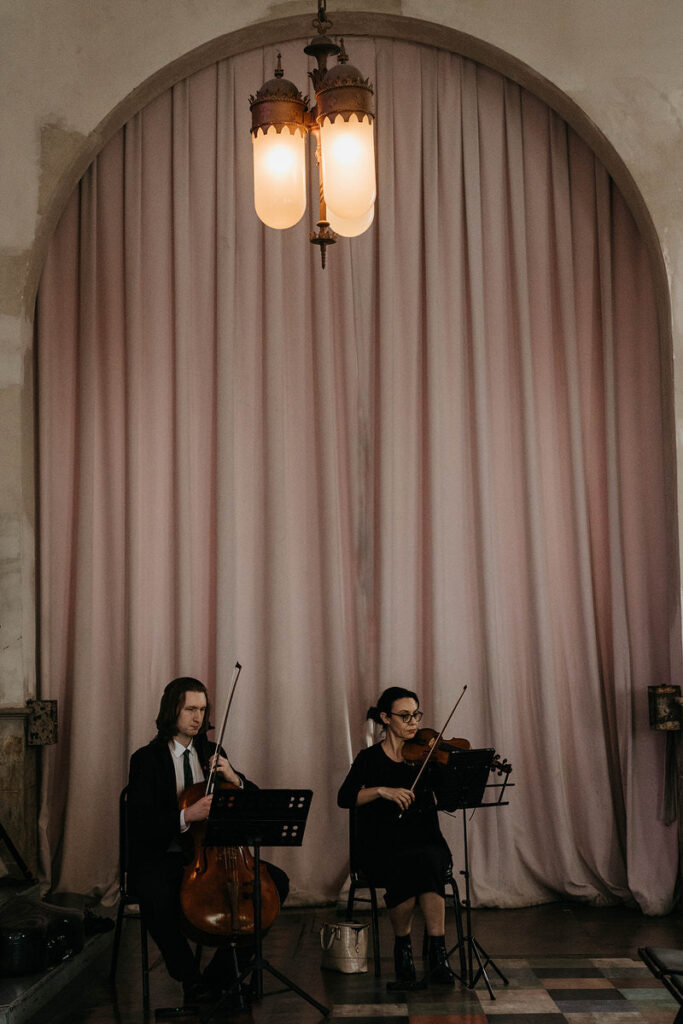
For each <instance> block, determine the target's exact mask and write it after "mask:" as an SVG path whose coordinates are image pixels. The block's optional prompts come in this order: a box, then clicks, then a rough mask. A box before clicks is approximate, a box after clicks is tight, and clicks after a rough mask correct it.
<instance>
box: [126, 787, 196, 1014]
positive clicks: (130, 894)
mask: <svg viewBox="0 0 683 1024" xmlns="http://www.w3.org/2000/svg"><path fill="white" fill-rule="evenodd" d="M128 868H129V855H128V786H125V787H124V788H123V789H122V790H121V796H120V797H119V909H118V911H117V914H116V927H115V929H114V944H113V947H112V952H111V967H110V969H109V981H110V983H111V984H112V985H115V984H116V968H117V965H118V959H119V947H120V945H121V932H122V929H123V920H124V917H129V918H130V917H137V918H139V921H140V959H141V967H142V1010H143V1014H144V1016H145V1018H147V1017H149V1011H150V1001H149V972H150V970H151V969H152V968H151V967H150V965H149V948H148V945H147V929H146V927H145V922H144V921H143V919H142V915H141V914H140V911H139V909H138V911H137V913H134V914H126V908H127V907H130V906H137V905H138V904H139V897H138V896H137V895H136V893H135V892H134V890H133V889H132V887H131V884H130V875H129V870H128ZM201 958H202V946H201V945H200V944H197V947H196V950H195V962H196V964H197V967H199V965H200V963H201ZM153 966H154V965H153Z"/></svg>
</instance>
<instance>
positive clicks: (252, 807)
mask: <svg viewBox="0 0 683 1024" xmlns="http://www.w3.org/2000/svg"><path fill="white" fill-rule="evenodd" d="M312 798H313V790H311V789H222V790H217V791H216V792H215V793H214V797H213V802H212V804H211V812H210V814H209V818H208V821H207V823H206V837H205V840H204V845H205V846H251V847H253V850H254V886H253V901H254V946H255V953H254V956H253V957H252V959H251V960H250V962H249V963H248V964H247V966H246V967H245V968H244V970H243V971H241V972H240V973H239V975H238V977H237V978H236V979H235V981H234V982H233V983H232V985H230V987H229V988H228V990H227V992H226V993H225V995H224V996H222V997H221V999H220V1000H219V1001H218V1003H217V1004H216V1005H215V1006H214V1007H213V1009H212V1010H211V1012H210V1013H209V1015H208V1017H202V1021H203V1022H206V1021H209V1020H211V1018H212V1017H213V1016H214V1015H215V1014H216V1013H217V1012H218V1010H220V1008H221V1006H222V1005H223V1003H224V1002H225V1001H226V1000H227V999H228V998H229V996H230V993H231V992H232V991H233V990H235V989H239V986H240V985H241V984H242V982H243V981H244V979H245V978H246V977H247V976H248V975H250V974H253V975H254V994H255V996H256V998H257V999H262V998H263V972H264V971H268V973H269V974H272V975H273V977H274V978H277V979H278V981H280V982H282V984H283V985H286V986H287V988H288V989H290V990H291V991H292V992H296V994H297V995H298V996H301V998H302V999H305V1000H306V1001H307V1002H309V1003H310V1004H311V1006H315V1008H316V1009H317V1010H319V1011H320V1013H321V1014H322V1016H323V1017H327V1016H328V1014H329V1012H330V1010H329V1008H328V1007H327V1006H323V1004H322V1003H319V1002H318V1001H317V1000H316V999H314V998H313V996H311V995H309V994H308V992H305V991H304V990H303V989H302V988H299V986H298V985H296V984H295V983H294V982H293V981H292V980H291V978H288V977H287V976H286V975H284V974H282V972H281V971H278V970H276V968H275V967H273V965H272V964H271V963H269V961H268V960H266V959H265V958H264V956H263V936H262V933H261V847H262V846H301V844H302V842H303V838H304V829H305V827H306V818H307V817H308V810H309V808H310V806H311V800H312ZM273 994H275V993H273Z"/></svg>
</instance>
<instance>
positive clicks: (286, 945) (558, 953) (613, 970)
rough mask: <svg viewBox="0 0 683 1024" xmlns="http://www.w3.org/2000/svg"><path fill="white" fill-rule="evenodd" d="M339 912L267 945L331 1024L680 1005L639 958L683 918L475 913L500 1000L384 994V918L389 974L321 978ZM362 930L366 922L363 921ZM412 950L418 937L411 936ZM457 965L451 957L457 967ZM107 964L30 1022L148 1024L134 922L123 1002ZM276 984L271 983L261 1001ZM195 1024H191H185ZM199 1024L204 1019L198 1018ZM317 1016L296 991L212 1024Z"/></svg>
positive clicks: (677, 929)
mask: <svg viewBox="0 0 683 1024" xmlns="http://www.w3.org/2000/svg"><path fill="white" fill-rule="evenodd" d="M335 916H336V909H335V908H334V907H330V908H316V909H313V910H296V909H290V910H286V911H284V912H283V913H282V914H281V915H280V917H279V918H278V920H277V921H276V923H275V925H274V926H273V928H272V929H271V932H270V934H269V936H268V937H267V940H266V945H265V949H264V953H265V955H266V956H267V957H268V959H269V961H270V963H271V964H272V965H273V966H274V967H276V968H277V969H278V970H279V971H281V972H282V973H284V974H285V975H287V976H289V977H290V978H291V979H292V980H293V981H295V982H296V983H297V984H298V985H299V986H300V987H301V988H302V989H304V990H305V991H306V992H308V993H309V994H310V995H312V996H313V998H314V999H316V1000H318V1001H319V1002H321V1003H323V1004H325V1005H326V1006H329V1007H330V1009H331V1014H330V1017H329V1019H330V1020H331V1021H333V1022H346V1024H366V1022H367V1024H370V1022H372V1024H397V1022H401V1024H408V1022H410V1024H486V1022H487V1021H491V1022H493V1024H513V1022H515V1024H516V1022H522V1021H528V1022H530V1024H551V1022H552V1024H555V1022H561V1021H570V1022H573V1024H671V1022H672V1021H673V1020H674V1017H675V1015H676V1011H677V1005H676V1003H675V1002H674V1000H673V999H672V997H671V996H670V995H668V993H667V992H666V991H665V989H664V988H663V987H662V986H661V985H659V984H658V983H657V982H656V981H655V980H654V979H653V978H652V975H651V974H650V973H649V971H648V970H647V969H646V968H645V967H644V966H643V965H642V963H641V962H640V961H639V960H638V957H637V949H638V947H639V946H642V945H659V946H683V927H682V925H683V917H682V916H681V915H680V914H676V915H671V916H669V917H666V918H645V917H643V916H642V915H641V914H639V913H637V912H636V911H629V910H626V909H624V908H612V909H609V908H606V909H596V908H590V907H583V906H580V905H576V904H560V903H558V904H547V905H544V906H541V907H534V908H526V909H523V910H481V911H476V912H474V913H473V932H474V934H475V935H476V937H477V939H478V940H479V942H480V943H481V944H482V945H483V946H484V948H485V949H486V950H487V952H488V953H489V954H490V956H492V957H493V958H494V963H495V965H496V966H497V967H498V968H499V969H500V971H501V972H502V973H503V974H504V975H505V977H506V978H507V979H508V982H509V983H508V984H507V985H503V983H502V982H501V981H500V979H499V978H498V977H497V975H496V972H495V970H493V969H492V970H490V972H489V973H490V976H491V979H492V983H493V988H494V994H495V999H491V998H490V997H489V993H488V992H487V990H486V986H485V985H484V984H483V981H480V982H479V983H478V985H477V986H476V988H475V989H474V990H470V989H468V988H466V987H465V986H463V985H457V986H456V987H455V988H454V989H446V990H445V991H444V990H443V989H438V988H429V989H427V990H423V991H416V992H409V993H401V992H393V991H387V988H386V983H387V981H388V980H390V979H391V978H392V971H391V958H390V956H389V954H390V952H391V947H392V940H391V936H390V934H389V930H388V922H387V920H386V917H383V918H382V952H383V953H384V954H386V957H384V958H383V961H382V969H383V975H382V977H381V978H375V976H374V974H373V972H372V963H371V964H370V971H369V973H368V974H356V975H342V974H338V973H336V972H331V971H322V970H321V969H320V944H319V931H320V928H321V926H322V923H323V921H325V920H333V919H334V918H335ZM358 916H359V918H361V919H362V915H358ZM414 942H415V945H416V947H418V946H419V936H418V935H417V934H416V935H415V937H414ZM456 965H457V957H456V958H454V966H456ZM108 966H109V963H108V956H107V955H103V956H102V957H101V959H100V961H98V962H96V964H95V966H94V968H93V969H92V970H91V971H90V972H89V973H88V976H87V977H86V978H85V979H82V980H81V981H80V982H78V983H75V984H74V985H72V986H71V987H70V990H67V991H66V992H65V993H63V994H62V996H60V997H59V998H58V999H56V1000H54V1001H53V1002H52V1003H51V1004H50V1005H49V1006H48V1007H46V1008H45V1009H44V1010H43V1011H41V1012H40V1013H39V1014H37V1015H36V1016H35V1017H34V1018H33V1024H48V1022H49V1024H59V1022H68V1024H110V1022H116V1024H133V1022H139V1021H142V1019H143V1018H142V1008H141V989H140V973H139V972H140V950H139V931H138V927H137V922H133V921H130V922H127V923H126V925H125V927H124V942H123V948H122V953H121V961H120V970H119V976H118V984H117V989H116V993H112V991H111V990H110V988H109V986H108V983H107V972H108ZM278 987H279V986H278V983H277V982H276V981H275V979H274V978H273V977H271V976H270V975H269V974H267V973H266V975H265V990H266V993H272V992H273V990H275V989H277V988H278ZM151 989H152V1005H153V1006H154V1007H160V1006H165V1007H169V1006H174V1005H175V1004H176V1003H177V1002H178V1001H179V995H180V993H179V986H178V985H177V984H176V983H174V982H172V981H171V980H170V979H169V978H168V977H167V975H166V973H165V971H164V969H163V965H161V964H159V965H158V966H157V967H156V968H155V970H154V971H153V973H152V984H151ZM180 1019H183V1020H187V1021H190V1020H192V1018H190V1017H183V1018H180ZM195 1019H197V1018H195ZM320 1019H321V1018H320V1014H319V1013H318V1011H317V1010H316V1009H315V1008H314V1007H313V1006H311V1005H309V1003H308V1002H306V1001H305V1000H303V999H301V998H300V997H299V996H297V995H296V994H295V993H293V992H287V991H282V990H280V992H279V993H278V992H276V993H275V994H266V996H265V998H264V999H263V1001H262V1002H261V1003H259V1004H256V1005H255V1006H254V1007H253V1008H252V1009H251V1011H249V1012H247V1013H244V1014H241V1015H239V1016H238V1015H235V1014H232V1015H226V1014H225V1013H221V1014H220V1015H218V1016H216V1017H213V1018H212V1021H213V1020H215V1021H216V1022H217V1024H221V1022H223V1021H227V1020H229V1021H235V1024H249V1022H251V1021H253V1022H254V1024H285V1022H286V1024H290V1022H291V1024H309V1022H310V1024H314V1022H316V1021H319V1020H320Z"/></svg>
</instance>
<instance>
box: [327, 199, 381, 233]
mask: <svg viewBox="0 0 683 1024" xmlns="http://www.w3.org/2000/svg"><path fill="white" fill-rule="evenodd" d="M374 219H375V204H374V203H373V204H372V206H371V207H370V209H369V210H368V212H367V213H364V214H363V216H362V217H356V218H355V220H348V219H345V218H344V217H338V216H337V214H336V213H334V212H333V211H332V210H328V211H327V220H328V222H329V225H330V227H331V228H332V230H333V231H336V233H337V234H338V235H342V236H343V237H344V238H355V237H356V235H362V234H363V232H364V231H367V230H368V228H369V227H370V225H371V224H372V222H373V220H374Z"/></svg>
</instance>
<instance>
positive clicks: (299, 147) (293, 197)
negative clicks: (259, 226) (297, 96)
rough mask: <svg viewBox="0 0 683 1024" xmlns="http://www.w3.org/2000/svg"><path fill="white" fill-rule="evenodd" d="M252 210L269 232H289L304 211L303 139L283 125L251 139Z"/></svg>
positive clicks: (304, 166) (301, 133)
mask: <svg viewBox="0 0 683 1024" xmlns="http://www.w3.org/2000/svg"><path fill="white" fill-rule="evenodd" d="M252 142H253V152H254V206H255V208H256V213H257V215H258V217H259V218H260V219H261V220H262V221H263V223H264V224H266V225H267V226H268V227H269V228H279V229H283V228H291V227H292V226H293V225H294V224H296V223H297V221H299V220H301V218H302V216H303V214H304V210H305V209H306V137H305V135H304V133H303V132H302V131H301V130H297V129H296V128H294V129H293V130H291V131H290V128H289V126H288V125H284V126H283V128H282V130H281V131H280V132H278V131H277V130H276V129H275V126H274V125H270V127H269V128H268V131H267V132H265V133H264V132H263V129H261V128H259V130H258V131H257V132H256V133H255V134H254V135H252Z"/></svg>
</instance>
